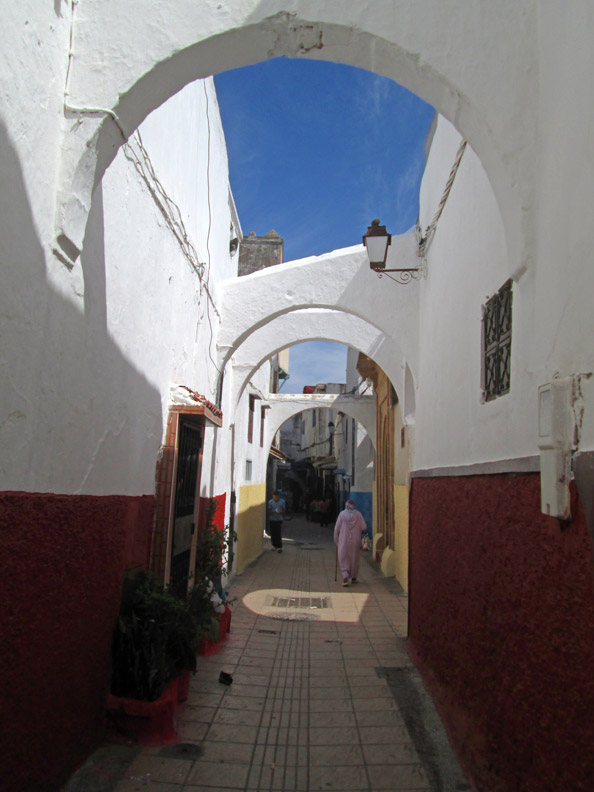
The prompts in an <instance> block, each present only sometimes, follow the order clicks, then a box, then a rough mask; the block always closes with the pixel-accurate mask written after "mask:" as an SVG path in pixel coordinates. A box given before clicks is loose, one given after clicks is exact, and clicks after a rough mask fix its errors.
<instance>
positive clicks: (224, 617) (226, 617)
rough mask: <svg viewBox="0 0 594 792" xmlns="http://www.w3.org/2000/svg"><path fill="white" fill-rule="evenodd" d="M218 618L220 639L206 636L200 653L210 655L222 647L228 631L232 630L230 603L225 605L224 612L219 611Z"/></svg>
mask: <svg viewBox="0 0 594 792" xmlns="http://www.w3.org/2000/svg"><path fill="white" fill-rule="evenodd" d="M217 620H218V622H219V637H218V639H217V640H216V641H210V640H209V639H208V638H204V639H203V641H202V643H201V644H200V649H199V650H198V654H199V655H206V656H209V655H214V654H216V653H217V652H218V651H219V648H220V647H219V644H221V643H222V642H223V641H224V640H225V639H226V638H227V633H228V632H229V631H230V630H231V608H230V607H229V606H228V605H225V612H224V613H217Z"/></svg>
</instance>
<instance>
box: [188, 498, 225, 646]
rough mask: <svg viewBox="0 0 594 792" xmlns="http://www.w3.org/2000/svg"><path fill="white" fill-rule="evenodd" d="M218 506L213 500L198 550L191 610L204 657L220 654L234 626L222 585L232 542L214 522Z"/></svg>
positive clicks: (210, 499)
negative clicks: (226, 552)
mask: <svg viewBox="0 0 594 792" xmlns="http://www.w3.org/2000/svg"><path fill="white" fill-rule="evenodd" d="M217 506H218V503H217V501H216V500H214V498H209V500H208V504H207V507H206V518H205V525H204V527H203V529H202V530H201V532H200V535H199V537H198V542H197V546H196V565H195V574H194V578H193V584H194V585H193V587H192V590H191V592H190V595H189V605H190V610H191V611H192V614H193V616H194V618H195V620H196V623H197V624H198V629H199V632H200V634H201V638H202V642H201V645H200V654H212V653H213V651H216V646H217V643H218V642H219V641H222V640H224V639H225V637H226V635H227V633H228V632H229V629H230V623H231V610H230V608H229V606H228V605H227V604H226V603H225V602H224V592H223V589H222V585H221V578H222V575H223V574H224V573H225V572H226V569H227V566H226V561H225V557H224V556H225V550H226V549H227V546H228V542H227V539H226V537H225V532H224V531H221V530H219V529H218V528H217V526H216V525H215V522H214V517H215V514H216V510H217Z"/></svg>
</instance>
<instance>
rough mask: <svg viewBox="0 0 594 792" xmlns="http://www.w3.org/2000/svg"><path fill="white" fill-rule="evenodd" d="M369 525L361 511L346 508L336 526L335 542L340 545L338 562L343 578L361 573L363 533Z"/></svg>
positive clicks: (339, 516)
mask: <svg viewBox="0 0 594 792" xmlns="http://www.w3.org/2000/svg"><path fill="white" fill-rule="evenodd" d="M366 527H367V526H366V525H365V520H364V519H363V515H362V514H361V512H359V511H357V510H356V509H352V510H349V509H344V510H343V511H341V512H340V514H339V515H338V519H337V520H336V525H335V526H334V544H335V545H336V546H337V547H338V563H339V564H340V571H341V572H342V577H343V578H347V577H348V578H354V577H355V578H356V577H357V575H358V574H359V553H360V551H361V534H362V533H363V531H364V530H365V528H366Z"/></svg>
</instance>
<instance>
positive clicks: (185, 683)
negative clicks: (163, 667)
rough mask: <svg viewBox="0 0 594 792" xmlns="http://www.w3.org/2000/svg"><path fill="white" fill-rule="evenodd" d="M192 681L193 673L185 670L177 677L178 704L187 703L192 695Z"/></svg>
mask: <svg viewBox="0 0 594 792" xmlns="http://www.w3.org/2000/svg"><path fill="white" fill-rule="evenodd" d="M191 679H192V672H191V671H190V670H189V669H187V668H184V669H183V671H182V672H181V673H180V675H179V676H178V677H177V700H178V702H180V703H181V702H182V701H186V700H187V698H188V696H189V695H190V680H191Z"/></svg>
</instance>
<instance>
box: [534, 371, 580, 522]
mask: <svg viewBox="0 0 594 792" xmlns="http://www.w3.org/2000/svg"><path fill="white" fill-rule="evenodd" d="M572 392H573V380H572V378H571V377H565V378H563V379H556V380H553V381H552V382H549V383H547V384H546V385H541V386H540V388H539V389H538V447H539V449H540V503H541V510H542V512H543V513H544V514H548V515H550V516H551V517H559V518H560V519H563V520H566V519H568V518H569V517H570V516H571V514H570V504H569V481H570V478H571V446H572V440H573V411H572V404H571V399H572Z"/></svg>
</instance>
